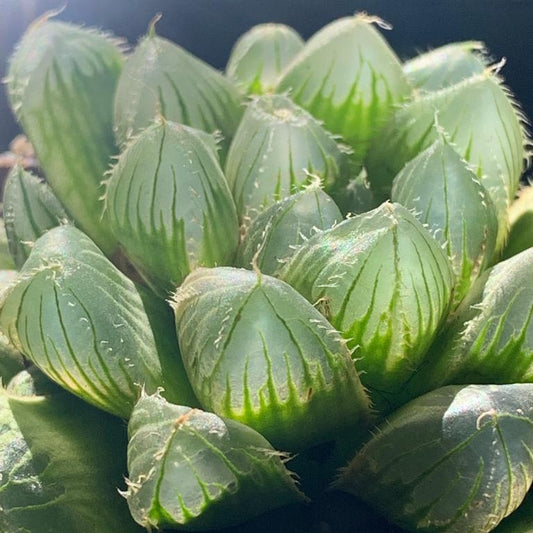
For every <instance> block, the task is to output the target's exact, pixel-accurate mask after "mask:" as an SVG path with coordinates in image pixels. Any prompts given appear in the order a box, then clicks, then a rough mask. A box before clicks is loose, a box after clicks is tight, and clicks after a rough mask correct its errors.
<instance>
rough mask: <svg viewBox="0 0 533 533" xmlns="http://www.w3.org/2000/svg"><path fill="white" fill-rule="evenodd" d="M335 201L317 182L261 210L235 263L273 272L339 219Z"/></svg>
mask: <svg viewBox="0 0 533 533" xmlns="http://www.w3.org/2000/svg"><path fill="white" fill-rule="evenodd" d="M342 218H343V217H342V214H341V212H340V211H339V208H338V207H337V206H336V205H335V202H334V201H333V200H332V199H331V198H330V197H329V196H328V195H327V194H326V193H325V192H324V191H322V189H320V187H319V186H318V184H317V185H310V186H309V187H308V188H307V189H305V190H303V191H300V192H297V193H296V194H292V195H291V196H287V197H286V198H284V199H283V200H280V201H279V202H276V203H275V204H272V205H271V206H270V207H268V208H267V209H265V210H264V211H263V212H262V213H260V214H259V215H258V216H257V217H256V218H255V219H254V220H253V221H252V222H251V224H250V227H249V228H247V230H246V233H245V235H244V237H243V240H242V241H241V244H240V246H239V249H238V252H237V259H236V262H235V263H236V266H240V267H244V268H251V266H252V264H254V265H255V267H257V268H258V269H259V270H260V271H261V272H263V273H265V274H269V275H272V276H274V275H276V272H277V270H279V268H280V267H281V266H282V265H283V263H284V262H286V261H287V259H288V258H289V257H290V256H291V255H292V254H293V253H294V252H295V250H296V248H297V247H298V245H300V244H302V243H303V242H305V241H306V240H307V239H308V238H309V237H311V236H312V235H314V234H315V233H317V232H319V231H322V230H325V229H329V228H331V227H332V226H334V225H335V224H338V223H339V222H341V221H342Z"/></svg>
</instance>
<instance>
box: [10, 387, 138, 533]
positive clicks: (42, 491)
mask: <svg viewBox="0 0 533 533" xmlns="http://www.w3.org/2000/svg"><path fill="white" fill-rule="evenodd" d="M125 470H126V432H125V428H124V424H123V423H122V422H121V421H120V420H117V419H116V418H113V417H111V416H109V415H107V414H106V413H103V412H101V411H98V410H96V409H94V408H92V407H90V406H89V405H87V404H86V403H84V402H82V401H80V400H78V399H77V398H74V397H73V396H71V395H70V394H68V393H66V392H64V391H63V392H56V393H54V394H50V395H42V396H32V395H27V394H26V393H24V394H23V395H19V394H16V393H15V392H6V391H4V390H3V389H0V509H1V512H0V530H1V531H3V532H6V533H8V532H9V533H11V532H17V533H57V532H58V531H65V528H67V530H68V531H69V533H94V532H95V531H101V532H104V531H105V532H106V533H134V532H137V531H139V532H140V531H141V528H139V527H138V526H137V525H136V524H135V522H134V521H133V520H132V518H131V516H130V515H129V513H128V507H127V505H126V502H125V501H124V500H123V499H122V498H121V497H120V495H119V494H118V492H117V487H118V486H120V485H121V484H122V479H123V475H124V473H125Z"/></svg>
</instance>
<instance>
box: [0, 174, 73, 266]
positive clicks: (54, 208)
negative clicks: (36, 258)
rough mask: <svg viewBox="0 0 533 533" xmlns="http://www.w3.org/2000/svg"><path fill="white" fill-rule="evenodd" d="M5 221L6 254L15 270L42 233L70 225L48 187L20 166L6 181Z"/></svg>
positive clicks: (66, 215) (24, 259)
mask: <svg viewBox="0 0 533 533" xmlns="http://www.w3.org/2000/svg"><path fill="white" fill-rule="evenodd" d="M4 220H5V227H6V234H7V238H8V244H9V251H10V253H11V255H12V257H13V260H14V261H15V264H16V266H17V268H21V267H22V265H23V264H24V261H26V259H27V258H28V256H29V255H30V251H31V248H32V246H33V244H34V243H35V241H36V240H37V239H38V238H39V237H40V236H41V235H42V234H43V233H45V232H46V231H47V230H49V229H51V228H54V227H56V226H59V225H60V224H66V223H68V222H71V219H70V217H69V215H68V214H67V212H66V211H65V209H64V208H63V206H62V205H61V202H60V201H59V200H58V199H57V196H56V195H55V194H54V192H53V191H52V189H51V188H50V186H49V185H48V184H47V183H45V182H44V181H42V180H41V179H39V178H38V177H37V176H34V175H33V174H31V173H30V172H27V171H26V170H24V169H23V168H22V167H21V166H20V165H17V166H15V167H13V169H12V170H11V172H10V173H9V175H8V177H7V179H6V183H5V187H4Z"/></svg>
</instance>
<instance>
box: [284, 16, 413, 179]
mask: <svg viewBox="0 0 533 533" xmlns="http://www.w3.org/2000/svg"><path fill="white" fill-rule="evenodd" d="M374 24H377V25H379V26H381V27H384V26H385V24H384V23H383V21H381V20H380V19H378V18H377V17H369V16H368V15H365V14H358V15H355V16H353V17H345V18H341V19H338V20H335V21H333V22H331V23H330V24H328V25H327V26H324V27H323V28H322V29H320V30H319V31H318V32H317V33H316V34H315V35H313V36H312V37H311V38H310V39H309V40H308V41H307V43H306V44H305V46H304V48H303V49H302V51H301V52H300V53H299V54H298V55H297V56H296V58H295V59H294V61H293V62H292V63H291V64H290V65H289V67H288V68H287V69H286V71H285V72H284V74H283V76H282V78H281V80H280V82H279V84H278V88H277V90H278V92H287V91H288V92H289V95H290V97H291V99H293V100H294V101H295V102H296V103H297V104H299V105H301V106H302V107H303V108H305V109H307V110H308V111H309V112H310V113H311V114H312V115H314V116H315V117H316V118H318V119H319V120H321V121H323V122H324V126H325V127H326V128H327V129H328V130H329V131H331V132H332V133H334V134H338V135H341V136H342V138H343V140H344V142H346V143H347V144H348V145H350V147H351V148H352V149H353V156H352V158H353V160H354V161H355V163H356V166H358V167H359V168H360V166H361V164H362V162H363V159H364V157H365V154H366V151H367V148H368V143H369V142H370V141H371V139H372V138H373V137H374V136H375V135H376V133H377V131H378V129H379V127H380V125H381V124H382V122H383V121H384V120H385V118H386V117H387V116H388V115H389V113H390V112H391V111H392V109H393V107H394V106H395V105H397V104H398V103H399V102H401V101H402V100H403V99H404V98H405V97H407V96H408V95H409V94H410V87H409V85H408V83H407V81H406V78H405V76H404V74H403V71H402V65H401V63H400V61H399V59H398V57H397V56H396V54H395V53H394V52H393V50H392V49H391V48H390V46H389V45H388V43H387V42H386V41H385V39H384V38H383V37H382V36H381V34H380V33H379V31H377V30H376V29H375V28H374ZM359 168H358V169H357V170H359Z"/></svg>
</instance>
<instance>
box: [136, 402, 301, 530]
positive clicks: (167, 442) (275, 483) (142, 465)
mask: <svg viewBox="0 0 533 533" xmlns="http://www.w3.org/2000/svg"><path fill="white" fill-rule="evenodd" d="M128 432H129V436H130V442H129V445H128V470H129V477H130V479H129V482H128V487H129V488H128V491H127V500H128V505H129V507H130V511H131V513H132V515H133V517H134V518H135V520H136V521H137V522H138V523H139V524H141V525H142V526H144V527H146V528H150V527H157V528H161V527H169V528H172V529H174V528H175V529H184V530H187V531H204V530H207V529H212V528H215V527H216V528H222V527H225V526H228V525H232V524H236V523H239V522H244V521H245V520H247V519H248V518H251V517H253V516H256V515H258V514H260V513H262V512H265V511H267V510H268V509H272V508H276V507H280V506H282V505H284V504H287V503H291V502H295V501H302V500H304V499H305V496H304V495H303V494H302V493H301V492H300V491H299V490H298V488H297V487H296V484H295V482H294V479H292V477H291V474H290V473H289V471H288V470H287V469H286V468H285V466H284V464H283V457H282V455H281V454H279V453H278V452H276V451H275V450H274V449H273V448H272V446H271V445H270V444H269V443H268V442H267V440H266V439H265V438H264V437H262V436H261V435H260V434H259V433H257V432H255V431H254V430H252V429H250V428H249V427H247V426H245V425H243V424H240V423H238V422H234V421H232V420H227V419H222V418H219V417H218V416H216V415H214V414H212V413H207V412H205V411H201V410H199V409H191V408H190V407H184V406H179V405H172V404H170V403H168V402H166V401H165V400H164V399H163V398H161V397H160V396H158V395H154V396H146V395H143V396H142V397H141V399H140V400H139V402H138V403H137V405H136V407H135V409H134V411H133V414H132V417H131V420H130V423H129V426H128Z"/></svg>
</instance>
